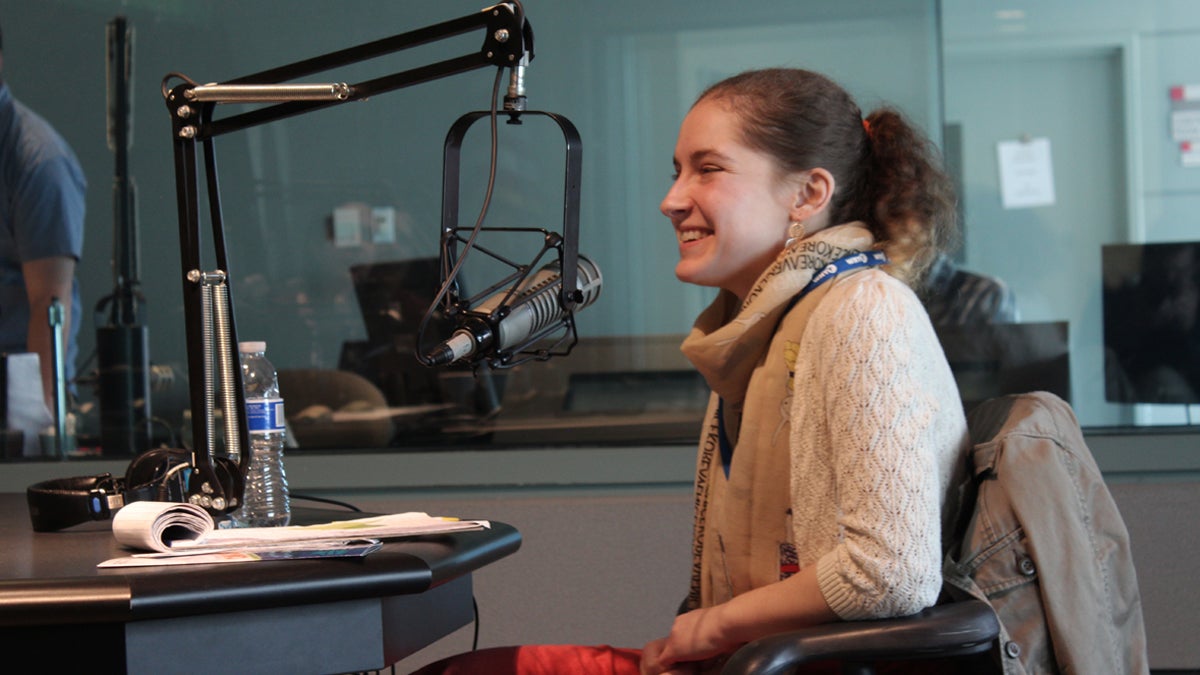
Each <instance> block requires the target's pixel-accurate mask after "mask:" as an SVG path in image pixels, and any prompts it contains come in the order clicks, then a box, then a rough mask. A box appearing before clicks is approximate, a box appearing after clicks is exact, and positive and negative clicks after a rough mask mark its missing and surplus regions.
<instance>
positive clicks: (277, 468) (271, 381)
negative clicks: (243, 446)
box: [230, 342, 292, 527]
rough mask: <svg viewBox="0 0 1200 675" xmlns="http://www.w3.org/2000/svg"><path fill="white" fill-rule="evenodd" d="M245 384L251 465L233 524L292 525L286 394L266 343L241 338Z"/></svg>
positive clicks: (253, 525)
mask: <svg viewBox="0 0 1200 675" xmlns="http://www.w3.org/2000/svg"><path fill="white" fill-rule="evenodd" d="M238 351H239V352H240V354H241V361H242V386H243V387H244V388H245V395H246V426H247V427H248V430H249V432H250V434H249V435H250V453H249V454H250V466H249V468H248V469H247V472H246V489H245V493H244V495H243V496H242V506H241V507H240V508H238V509H237V510H236V511H234V512H233V514H231V515H230V520H231V521H232V522H231V524H232V525H233V526H234V527H272V526H281V525H287V524H288V522H289V521H290V520H291V518H292V509H291V504H290V503H289V499H288V484H287V474H286V473H285V472H284V470H283V447H284V440H285V436H286V434H287V429H286V426H285V423H284V417H283V397H281V396H280V395H279V378H278V376H277V375H276V373H275V366H273V365H271V362H270V361H268V360H267V356H266V351H267V343H265V342H242V343H240V344H239V345H238Z"/></svg>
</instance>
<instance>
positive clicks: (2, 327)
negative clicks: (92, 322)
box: [0, 37, 87, 410]
mask: <svg viewBox="0 0 1200 675" xmlns="http://www.w3.org/2000/svg"><path fill="white" fill-rule="evenodd" d="M3 59H4V52H3V38H2V37H0V351H2V352H4V353H6V354H10V353H17V352H35V353H37V354H38V355H39V358H40V360H41V371H42V391H43V394H44V396H45V399H46V404H47V407H48V408H49V409H50V410H53V409H54V408H53V405H52V403H53V398H54V380H53V360H52V353H53V335H52V333H51V329H50V322H49V308H50V306H51V302H52V301H53V299H54V298H58V299H59V301H60V302H61V303H62V305H63V310H64V311H63V333H64V336H65V345H66V359H65V363H64V367H65V371H66V377H67V381H68V383H69V382H71V380H73V378H74V371H75V358H76V355H77V351H78V347H77V344H76V336H77V334H78V332H79V324H80V316H81V307H80V304H79V283H78V280H77V279H76V277H75V267H76V265H77V264H78V262H79V258H80V255H81V254H82V251H83V223H84V211H85V204H84V194H85V192H86V189H87V181H86V179H85V177H84V175H83V170H82V169H81V167H80V165H79V160H78V159H77V158H76V157H75V153H74V152H73V151H72V150H71V148H70V146H68V145H67V143H66V141H64V140H63V138H62V136H60V135H59V134H58V132H56V131H55V130H54V128H53V127H52V126H50V124H49V123H48V122H46V120H44V119H43V118H42V117H40V116H39V115H38V114H37V113H35V112H33V111H32V110H30V109H29V108H28V107H26V106H24V105H23V104H21V102H20V101H18V100H16V99H15V98H14V97H13V95H12V93H11V92H10V91H9V89H8V85H7V83H6V82H5V81H4V80H3V72H4V71H3V66H4V60H3Z"/></svg>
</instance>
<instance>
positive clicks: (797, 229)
mask: <svg viewBox="0 0 1200 675" xmlns="http://www.w3.org/2000/svg"><path fill="white" fill-rule="evenodd" d="M803 238H804V223H802V222H800V221H799V220H793V221H792V222H791V223H789V224H788V229H787V241H786V242H784V244H783V246H784V248H791V247H792V244H794V243H796V242H798V241H800V240H801V239H803Z"/></svg>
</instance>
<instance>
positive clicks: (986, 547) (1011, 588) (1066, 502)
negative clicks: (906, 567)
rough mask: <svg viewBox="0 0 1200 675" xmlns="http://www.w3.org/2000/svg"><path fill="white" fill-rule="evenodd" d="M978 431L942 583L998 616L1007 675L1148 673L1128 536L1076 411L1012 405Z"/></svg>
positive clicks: (978, 418)
mask: <svg viewBox="0 0 1200 675" xmlns="http://www.w3.org/2000/svg"><path fill="white" fill-rule="evenodd" d="M969 423H970V429H971V439H972V442H973V443H974V444H975V445H974V449H973V450H972V453H971V454H972V461H973V464H974V480H973V481H972V482H971V483H970V484H968V485H966V486H965V489H966V490H968V494H967V495H966V498H965V499H964V502H963V503H964V504H966V505H967V506H966V507H965V509H966V510H967V511H968V512H967V513H964V514H963V515H964V518H963V520H964V521H966V525H965V530H963V531H962V534H961V543H960V544H959V545H957V546H955V547H952V548H950V553H949V555H948V556H947V558H946V565H945V569H944V572H943V574H944V580H945V583H946V588H947V591H948V592H949V593H950V594H951V595H957V596H958V597H961V596H962V595H963V594H966V595H970V596H972V597H975V598H978V599H980V600H985V601H987V602H988V603H990V604H991V605H992V607H993V609H995V610H996V615H997V617H998V618H999V620H1000V624H1001V639H1000V642H999V645H998V649H997V654H996V657H997V659H998V661H999V662H1000V663H1002V665H1003V670H1004V673H1005V675H1023V674H1024V673H1057V672H1063V673H1134V674H1138V673H1148V672H1149V666H1148V665H1147V657H1146V636H1145V627H1144V624H1143V621H1142V605H1141V597H1140V595H1139V594H1138V586H1137V577H1136V574H1135V571H1134V567H1133V558H1132V556H1131V553H1130V546H1129V535H1128V532H1127V531H1126V529H1125V524H1124V521H1123V520H1122V519H1121V514H1120V513H1119V512H1118V511H1117V507H1116V504H1115V503H1114V502H1113V499H1112V496H1111V494H1110V493H1109V491H1108V488H1107V487H1106V486H1105V485H1104V480H1103V478H1102V476H1101V475H1100V470H1099V468H1098V467H1097V466H1096V462H1095V460H1094V459H1093V458H1092V455H1091V452H1090V451H1089V450H1088V449H1087V446H1086V445H1085V444H1084V440H1083V434H1082V432H1081V431H1080V429H1079V422H1078V420H1076V418H1075V414H1074V412H1072V410H1071V408H1070V406H1069V405H1067V403H1066V402H1064V401H1063V400H1062V399H1060V398H1058V397H1057V396H1054V395H1053V394H1048V393H1045V392H1037V393H1032V394H1022V395H1016V396H1007V397H1002V398H997V399H993V400H991V401H988V402H986V403H984V404H981V405H980V406H979V407H978V408H976V409H975V410H974V411H972V413H971V415H970V421H969ZM970 491H976V497H975V499H974V500H972V499H971V498H970V494H969V492H970ZM972 503H974V505H975V506H974V510H973V511H971V510H970V504H972Z"/></svg>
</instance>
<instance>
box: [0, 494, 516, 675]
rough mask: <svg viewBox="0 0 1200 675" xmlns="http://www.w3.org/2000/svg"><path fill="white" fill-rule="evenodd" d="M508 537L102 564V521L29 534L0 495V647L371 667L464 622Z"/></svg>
mask: <svg viewBox="0 0 1200 675" xmlns="http://www.w3.org/2000/svg"><path fill="white" fill-rule="evenodd" d="M354 515H355V514H351V513H350V512H348V511H327V510H322V511H317V510H314V509H297V510H296V516H297V519H298V520H300V521H301V522H319V521H322V520H331V519H334V518H343V517H354ZM455 515H459V514H455ZM462 515H470V514H462ZM473 517H474V516H473ZM520 545H521V535H520V533H518V532H517V530H516V529H514V528H513V527H511V526H509V525H506V524H504V523H497V522H493V523H492V528H491V529H490V530H484V531H477V532H459V533H453V534H449V535H438V536H430V537H421V538H414V539H408V540H401V541H393V542H388V543H386V544H385V545H384V547H383V548H382V549H381V550H379V551H376V552H375V553H372V554H370V555H368V556H366V557H365V558H355V559H329V560H295V561H271V562H261V563H229V564H213V565H189V566H182V567H146V568H137V569H103V570H102V569H97V568H96V566H95V565H96V563H98V562H100V561H101V560H105V559H108V558H113V557H118V556H121V555H127V554H128V552H127V551H125V550H123V549H121V548H120V547H119V546H118V545H117V544H116V542H115V540H114V539H113V537H112V531H111V526H110V523H109V522H108V521H102V522H97V523H88V524H84V525H79V526H76V527H74V528H70V529H68V530H64V531H61V532H52V533H37V532H34V531H33V529H32V528H31V527H30V525H29V513H28V508H27V506H26V504H25V495H23V494H20V495H15V494H0V648H3V653H4V657H3V658H4V659H5V660H7V661H8V662H10V663H12V662H14V661H23V660H24V659H18V658H16V657H17V656H18V655H20V656H27V657H30V658H32V659H33V660H34V662H35V663H36V664H37V665H36V667H35V670H38V671H39V672H58V671H69V672H94V673H107V672H129V673H154V674H155V675H157V674H159V673H174V672H179V673H206V672H207V673H221V672H238V673H269V674H272V675H274V674H276V673H285V672H286V673H346V672H354V671H364V670H377V669H380V668H384V667H386V666H388V665H390V664H392V663H395V662H396V661H398V660H400V659H401V658H404V657H405V656H408V655H409V654H412V653H413V652H415V651H417V650H418V649H421V648H422V647H424V646H426V645H428V644H429V643H431V642H433V641H435V640H437V639H438V638H440V637H443V636H444V635H447V634H449V633H450V632H452V631H454V630H457V629H458V628H461V627H462V626H465V625H467V624H468V623H470V622H471V620H472V618H473V610H472V606H473V602H472V592H471V572H472V571H474V570H476V569H479V568H480V567H482V566H484V565H487V564H489V563H491V562H494V561H496V560H499V559H500V558H503V557H505V556H507V555H509V554H511V553H513V552H514V551H516V550H517V549H518V548H519V547H520Z"/></svg>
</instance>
